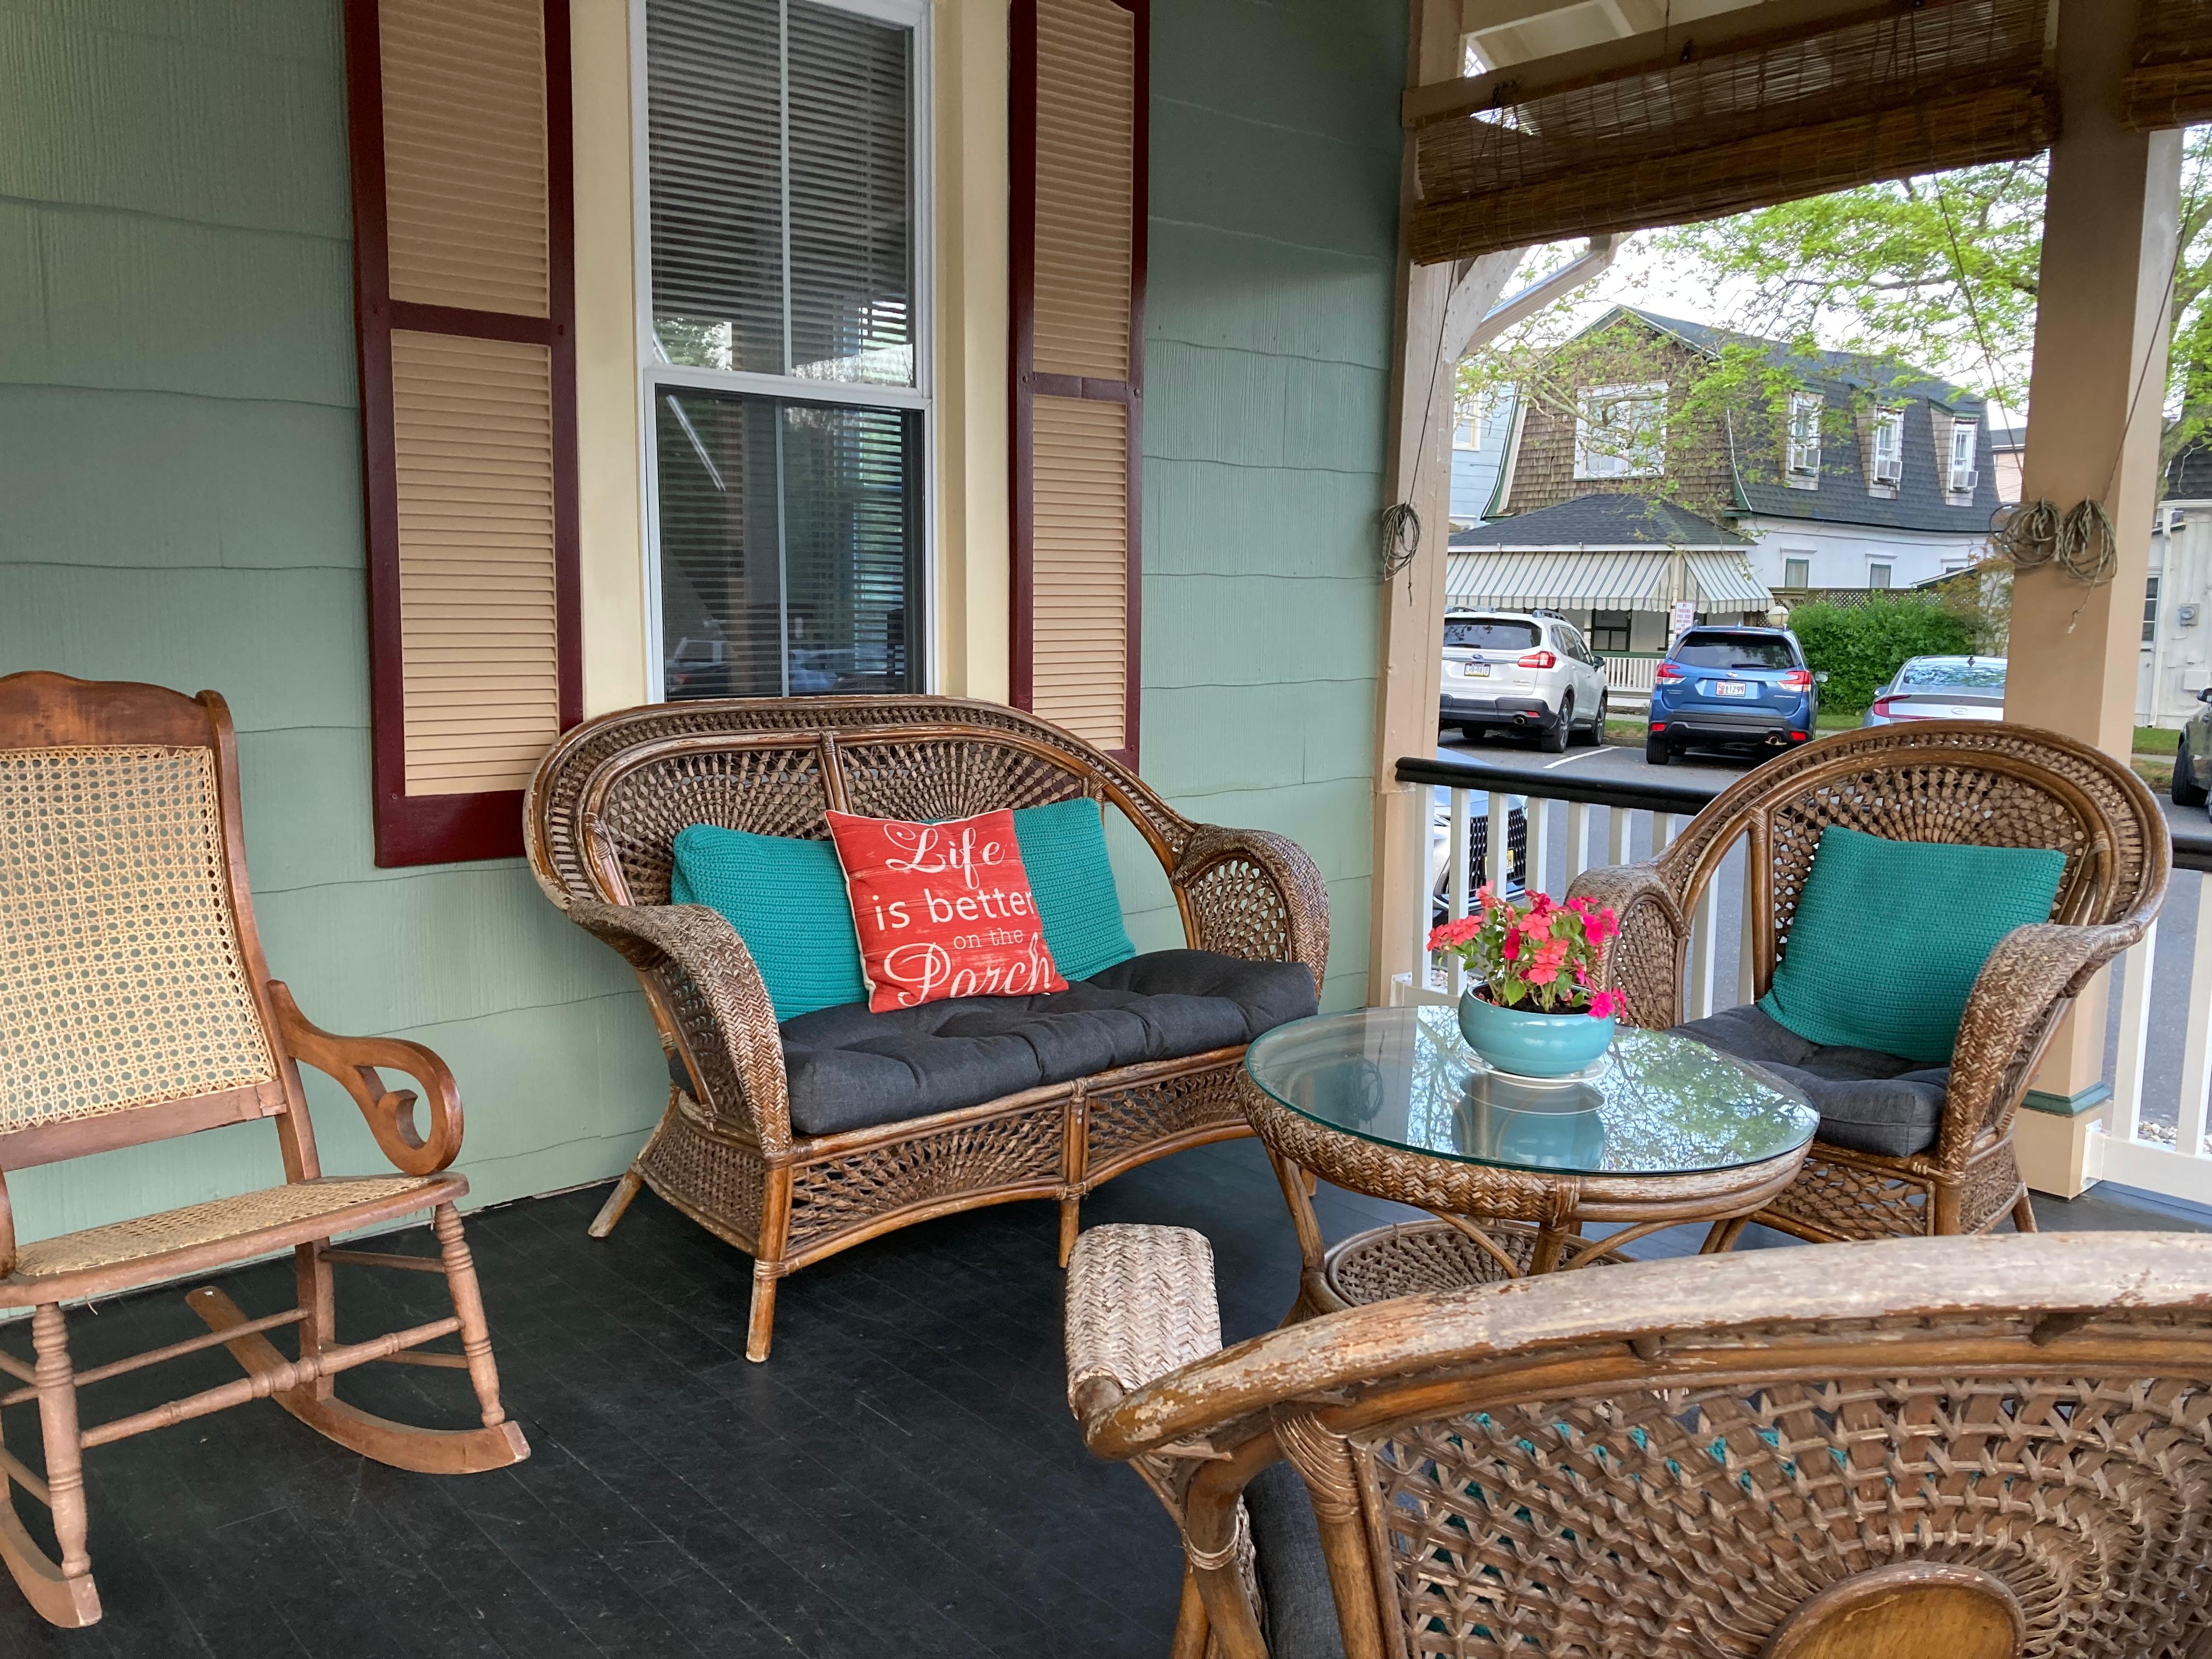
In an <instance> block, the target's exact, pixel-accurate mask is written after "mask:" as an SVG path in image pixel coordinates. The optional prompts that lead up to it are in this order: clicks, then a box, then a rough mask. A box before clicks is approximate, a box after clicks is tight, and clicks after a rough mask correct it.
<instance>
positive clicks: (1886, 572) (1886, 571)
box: [1867, 559, 1897, 593]
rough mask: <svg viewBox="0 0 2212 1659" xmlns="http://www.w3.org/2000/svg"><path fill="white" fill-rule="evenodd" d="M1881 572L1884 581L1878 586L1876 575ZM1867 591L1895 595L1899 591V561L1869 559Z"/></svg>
mask: <svg viewBox="0 0 2212 1659" xmlns="http://www.w3.org/2000/svg"><path fill="white" fill-rule="evenodd" d="M1877 570H1879V571H1881V574H1882V575H1883V577H1884V580H1883V581H1882V582H1881V584H1880V585H1879V586H1876V584H1875V579H1874V573H1875V571H1877ZM1867 591H1868V592H1872V593H1893V592H1896V591H1897V561H1896V560H1894V559H1869V560H1868V561H1867Z"/></svg>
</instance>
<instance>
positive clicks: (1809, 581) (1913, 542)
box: [1453, 307, 1998, 598]
mask: <svg viewBox="0 0 2212 1659" xmlns="http://www.w3.org/2000/svg"><path fill="white" fill-rule="evenodd" d="M1724 360H1725V361H1726V362H1729V364H1731V365H1732V366H1734V367H1735V368H1736V369H1737V370H1738V371H1739V374H1738V378H1737V379H1736V380H1730V379H1729V378H1728V377H1726V376H1723V375H1719V374H1716V373H1715V372H1714V371H1715V369H1716V368H1717V366H1718V365H1721V364H1722V363H1723V361H1724ZM1553 361H1554V362H1555V363H1557V364H1559V365H1560V366H1561V369H1562V372H1561V373H1560V374H1559V376H1558V377H1557V380H1556V382H1555V383H1554V384H1552V385H1549V386H1544V387H1542V388H1541V390H1540V391H1538V392H1536V393H1535V394H1534V395H1529V393H1528V391H1527V389H1524V395H1522V397H1521V398H1519V399H1518V401H1517V404H1516V418H1515V422H1514V425H1513V428H1512V431H1511V432H1510V435H1509V436H1508V439H1507V450H1506V455H1505V458H1504V466H1503V468H1502V470H1501V472H1500V476H1499V483H1498V489H1497V492H1496V494H1495V495H1494V496H1493V498H1492V501H1491V503H1490V509H1489V511H1488V512H1487V513H1485V515H1484V516H1485V518H1486V520H1498V519H1501V518H1502V519H1507V520H1510V519H1513V518H1519V517H1525V516H1527V515H1529V514H1532V513H1539V512H1541V511H1542V510H1544V509H1546V508H1552V507H1559V506H1560V505H1562V504H1563V503H1567V502H1571V501H1577V500H1578V499H1580V498H1582V497H1585V496H1588V495H1594V494H1603V493H1608V492H1626V493H1628V494H1632V495H1639V496H1643V497H1646V498H1651V499H1662V500H1668V501H1674V502H1677V503H1679V504H1680V505H1681V506H1683V507H1687V508H1689V509H1690V510H1692V512H1694V513H1699V514H1702V515H1705V516H1706V517H1708V518H1711V519H1717V520H1722V521H1724V522H1725V523H1726V524H1727V525H1728V526H1729V528H1730V529H1731V530H1732V531H1733V532H1734V533H1735V535H1736V536H1737V537H1740V538H1741V539H1742V540H1743V541H1744V542H1745V543H1746V544H1748V550H1747V557H1748V560H1749V562H1750V567H1751V569H1752V571H1753V574H1755V575H1756V576H1757V577H1758V579H1759V581H1760V582H1761V583H1762V584H1764V585H1765V586H1766V587H1768V588H1771V589H1772V590H1774V591H1775V592H1779V593H1782V594H1784V597H1785V598H1786V597H1787V596H1788V594H1789V593H1790V592H1793V591H1796V590H1802V589H1806V588H1819V587H1831V588H1832V587H1859V588H1884V587H1910V586H1914V585H1915V584H1917V583H1919V582H1922V581H1926V580H1931V579H1933V578H1935V577H1937V576H1941V575H1942V574H1944V573H1946V572H1948V571H1952V570H1959V569H1963V568H1966V566H1967V565H1969V564H1972V563H1973V562H1975V561H1976V560H1977V559H1978V557H1979V556H1980V555H1981V551H1982V550H1983V547H1984V544H1985V542H1986V540H1987V537H1988V532H1989V523H1990V513H1992V511H1994V510H1995V508H1996V506H1997V501H1998V496H1997V477H1996V474H1997V469H1996V465H1994V459H1993V455H1992V452H1991V448H1990V433H1989V430H1988V410H1987V407H1986V405H1985V404H1984V400H1983V399H1982V398H1979V397H1978V396H1976V395H1975V394H1974V393H1972V392H1968V391H1966V390H1965V389H1964V388H1962V387H1960V386H1954V385H1952V384H1951V383H1949V382H1948V381H1946V380H1941V379H1939V378H1937V377H1936V376H1935V375H1932V374H1926V373H1924V372H1923V371H1921V370H1919V369H1917V368H1911V367H1909V366H1906V365H1904V364H1899V363H1894V362H1875V361H1871V360H1869V359H1868V358H1865V357H1863V356H1857V355H1855V354H1852V353H1848V352H1841V351H1810V352H1807V351H1797V350H1795V349H1792V348H1791V347H1790V346H1789V345H1788V344H1786V343H1782V342H1778V341H1773V340H1762V339H1758V338H1755V337H1751V336H1748V335H1742V334H1735V333H1731V332H1729V331H1726V330H1723V329H1717V328H1713V327H1711V326H1709V325H1705V324H1703V323H1694V322H1686V321H1683V320H1681V319H1676V318H1670V317H1661V316H1657V315H1655V314H1653V313H1650V312H1646V311H1640V310H1635V309H1632V308H1630V307H1615V308H1614V309H1613V310H1612V311H1610V312H1608V313H1607V314H1606V315H1605V316H1603V317H1601V318H1600V319H1597V320H1596V321H1595V322H1594V323H1592V324H1591V325H1589V327H1588V328H1586V329H1584V330H1583V331H1582V332H1581V333H1580V334H1578V335H1577V336H1576V337H1574V339H1573V340H1571V341H1570V342H1568V343H1566V344H1565V345H1563V346H1562V347H1561V348H1560V349H1559V352H1558V353H1556V354H1554V359H1553ZM1777 371H1778V373H1777ZM1744 375H1751V376H1755V377H1756V379H1755V380H1743V378H1742V377H1743V376H1744ZM1777 382H1779V383H1780V386H1781V387H1782V388H1783V389H1781V390H1777V387H1776V383H1777ZM1740 383H1741V384H1745V385H1751V386H1754V388H1755V389H1753V390H1751V391H1746V392H1730V391H1727V390H1719V391H1717V390H1716V388H1717V387H1722V388H1725V387H1730V386H1736V385H1738V384H1740ZM1453 544H1454V546H1455V547H1456V546H1458V545H1459V538H1456V537H1455V538H1453Z"/></svg>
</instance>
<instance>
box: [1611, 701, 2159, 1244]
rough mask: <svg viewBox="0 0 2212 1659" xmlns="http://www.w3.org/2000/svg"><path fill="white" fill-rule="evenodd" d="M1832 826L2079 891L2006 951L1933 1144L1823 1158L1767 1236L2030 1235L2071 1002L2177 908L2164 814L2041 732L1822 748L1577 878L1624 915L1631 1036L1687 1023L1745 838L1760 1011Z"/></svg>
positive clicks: (1765, 772)
mask: <svg viewBox="0 0 2212 1659" xmlns="http://www.w3.org/2000/svg"><path fill="white" fill-rule="evenodd" d="M1831 824H1844V825H1848V826H1849V827H1850V828H1851V829H1860V830H1864V831H1866V832H1867V833H1869V834H1871V835H1878V836H1888V837H1890V838H1892V839H1893V840H1899V841H1926V842H1963V843H1968V844H1972V845H1976V846H1984V847H2036V848H2055V849H2057V850H2058V851H2060V852H2063V853H2064V854H2066V857H2067V864H2066V872H2065V875H2064V877H2063V879H2062V881H2061V884H2060V886H2059V890H2058V899H2057V905H2056V907H2055V908H2054V909H2053V911H2052V914H2051V921H2049V922H2047V923H2041V924H2037V925H2034V926H2030V927H2020V928H2016V929H2015V930H2014V931H2013V932H2012V933H2008V934H2007V935H2006V936H2005V938H2004V939H2002V940H2001V941H2000V942H1999V944H1998V945H1997V948H1996V951H1995V952H1994V953H1993V954H1992V955H1991V956H1990V959H1989V961H1988V963H1986V964H1985V965H1984V967H1983V969H1982V972H1981V975H1980V977H1979V978H1978V980H1977V981H1976V982H1975V986H1974V991H1973V995H1972V998H1971V999H1970V1000H1969V1001H1968V1003H1967V1005H1966V1015H1965V1018H1964V1020H1963V1022H1962V1024H1961V1025H1960V1031H1959V1040H1958V1045H1957V1048H1956V1050H1955V1052H1954V1055H1953V1058H1952V1060H1951V1065H1950V1075H1949V1079H1948V1085H1946V1088H1945V1092H1944V1097H1943V1102H1942V1120H1941V1122H1940V1125H1939V1126H1938V1127H1937V1130H1936V1139H1935V1142H1934V1144H1933V1145H1932V1146H1929V1147H1927V1148H1926V1149H1925V1150H1923V1151H1922V1152H1916V1153H1913V1154H1911V1156H1904V1157H1891V1156H1887V1155H1884V1154H1882V1153H1880V1152H1863V1151H1857V1150H1853V1149H1851V1148H1850V1147H1846V1146H1837V1145H1833V1144H1832V1143H1831V1142H1830V1141H1829V1140H1828V1139H1825V1138H1824V1139H1818V1140H1815V1141H1814V1144H1813V1149H1812V1152H1811V1153H1810V1155H1809V1156H1808V1158H1806V1160H1805V1167H1804V1170H1803V1172H1802V1174H1801V1175H1800V1176H1798V1178H1797V1181H1796V1183H1795V1184H1794V1185H1793V1186H1791V1188H1790V1189H1789V1191H1788V1192H1787V1193H1785V1194H1784V1195H1783V1196H1782V1197H1781V1198H1779V1199H1778V1200H1776V1201H1775V1202H1774V1204H1773V1205H1772V1206H1771V1207H1770V1208H1768V1209H1766V1210H1765V1211H1763V1212H1760V1213H1759V1216H1758V1217H1756V1219H1758V1220H1759V1221H1762V1222H1764V1223H1765V1224H1766V1225H1768V1226H1770V1227H1776V1228H1779V1229H1780V1230H1782V1231H1784V1232H1789V1233H1794V1234H1796V1236H1798V1237H1801V1238H1808V1239H1814V1240H1816V1241H1838V1240H1845V1239H1861V1238H1882V1237H1911V1236H1917V1235H1928V1234H1948V1233H1973V1232H1983V1231H1987V1230H1989V1229H1990V1228H1991V1227H1993V1226H1995V1225H1997V1224H1998V1223H1999V1222H2000V1221H2002V1219H2003V1218H2004V1217H2005V1216H2006V1215H2007V1214H2010V1215H2011V1216H2012V1217H2013V1218H2014V1219H2015V1223H2016V1225H2018V1226H2019V1227H2020V1229H2021V1231H2032V1230H2033V1227H2034V1225H2035V1218H2034V1215H2033V1212H2032V1211H2031V1210H2030V1209H2029V1207H2028V1200H2027V1188H2026V1186H2025V1185H2024V1184H2023V1183H2022V1182H2021V1178H2020V1169H2019V1165H2018V1164H2017V1163H2016V1162H2015V1158H2014V1157H2013V1148H2012V1130H2013V1120H2014V1118H2015V1115H2017V1114H2018V1112H2019V1110H2020V1107H2021V1101H2022V1099H2023V1098H2025V1097H2026V1096H2027V1087H2028V1081H2029V1079H2030V1078H2031V1077H2032V1076H2033V1073H2034V1071H2035V1067H2036V1065H2037V1062H2038V1061H2039V1060H2040V1059H2041V1058H2042V1055H2043V1053H2044V1050H2045V1048H2046V1047H2047V1046H2048V1045H2049V1043H2050V1042H2051V1037H2052V1036H2054V1035H2055V1034H2056V1032H2057V1029H2058V1023H2059V1020H2060V1019H2061V1018H2062V1017H2063V1015H2064V1014H2065V1012H2066V1010H2067V1009H2068V1007H2069V1006H2070V1005H2071V1004H2072V1002H2073V1000H2074V998H2075V996H2076V995H2078V994H2080V992H2081V989H2082V987H2084V986H2086V985H2087V983H2088V982H2089V981H2090V979H2091V977H2092V976H2093V975H2095V973H2096V972H2097V970H2098V969H2100V968H2102V967H2104V966H2105V965H2106V963H2110V962H2112V960H2113V959H2114V958H2115V957H2118V956H2119V955H2120V953H2121V952H2123V951H2125V950H2126V949H2127V948H2128V947H2129V946H2130V945H2133V944H2135V943H2136V940H2138V939H2141V938H2142V936H2143V933H2144V930H2145V929H2146V928H2148V927H2149V925H2150V923H2151V921H2152V920H2153V918H2154V917H2155V916H2156V915H2157V914H2158V910H2159V907H2160V904H2162V903H2163V902H2165V898H2166V880H2167V877H2168V874H2169V872H2170V866H2171V863H2172V842H2171V840H2170V837H2169V836H2168V834H2167V831H2166V822H2165V819H2164V818H2163V817H2161V816H2160V812H2159V809H2158V803H2157V802H2156V801H2155V800H2154V799H2152V796H2151V793H2150V791H2149V789H2148V787H2145V786H2144V784H2143V783H2142V780H2140V779H2139V778H2137V777H2136V775H2134V774H2133V773H2132V772H2130V771H2129V770H2128V769H2127V768H2125V767H2124V766H2122V765H2120V764H2119V763H2118V762H2116V761H2114V760H2112V758H2111V757H2109V756H2106V755H2104V754H2102V753H2100V752H2099V751H2098V750H2094V749H2092V748H2089V747H2088V746H2087V745H2086V744H2080V743H2076V742H2075V741H2074V740H2072V739H2071V738H2063V737H2060V736H2059V735H2058V734H2057V733H2056V732H2044V731H2038V730H2033V729H2030V728H2028V727H2025V726H2008V725H1999V724H1991V723H1985V722H1980V721H1960V720H1928V721H1919V722H1915V723H1914V724H1911V725H1909V726H1879V727H1873V728H1869V729H1866V730H1863V731H1857V732H1845V733H1842V734H1839V735H1838V736H1835V737H1830V738H1822V739H1820V741H1818V742H1815V743H1812V744H1807V745H1806V746H1805V747H1804V748H1802V749H1800V750H1795V751H1794V752H1792V753H1790V754H1789V755H1787V756H1784V757H1779V758H1777V759H1775V760H1771V761H1769V762H1767V763H1765V765H1763V766H1760V767H1759V768H1758V769H1756V770H1754V771H1753V772H1750V773H1748V774H1747V775H1745V776H1744V777H1742V778H1741V779H1740V780H1739V781H1736V782H1735V784H1733V785H1731V786H1730V787H1729V788H1728V789H1727V790H1725V791H1724V792H1723V793H1722V794H1721V795H1720V796H1719V797H1718V798H1717V799H1715V800H1714V801H1713V802H1712V804H1711V805H1709V806H1707V807H1706V808H1705V810H1704V811H1701V812H1699V814H1698V815H1697V817H1695V818H1694V819H1693V820H1692V822H1691V823H1690V825H1689V827H1688V829H1686V830H1685V831H1684V832H1683V833H1682V834H1681V835H1680V836H1679V837H1678V838H1676V840H1675V841H1674V842H1673V843H1672V844H1671V845H1670V846H1668V848H1667V849H1666V850H1665V851H1664V852H1662V854H1660V855H1659V856H1658V857H1657V858H1656V859H1654V860H1651V861H1650V862H1649V863H1647V864H1638V865H1626V866H1617V867H1613V868H1609V869H1597V870H1589V871H1585V872H1583V874H1582V875H1580V876H1578V877H1577V878H1576V879H1575V881H1574V883H1573V885H1572V887H1571V892H1572V893H1573V894H1574V895H1575V896H1580V897H1583V898H1587V899H1589V900H1591V901H1592V902H1598V903H1603V904H1609V905H1611V906H1613V908H1615V909H1616V910H1617V911H1619V912H1620V921H1621V933H1620V939H1618V940H1616V941H1615V942H1614V944H1613V951H1612V956H1611V959H1610V961H1609V963H1607V974H1608V975H1609V977H1610V978H1611V980H1612V981H1613V984H1614V985H1615V987H1617V988H1619V989H1620V990H1621V991H1623V992H1625V993H1626V995H1627V1000H1628V1010H1627V1015H1626V1018H1627V1019H1628V1020H1629V1021H1630V1022H1631V1023H1632V1024H1637V1025H1642V1026H1650V1027H1662V1028H1663V1027H1667V1026H1672V1025H1674V1024H1678V1023H1679V1022H1680V1020H1681V1018H1682V1016H1683V1008H1682V994H1683V987H1684V979H1685V975H1684V960H1685V957H1686V953H1687V951H1688V948H1689V941H1690V930H1691V922H1692V915H1693V912H1694V911H1695V908H1696V907H1697V903H1698V899H1699V894H1700V893H1701V892H1702V891H1703V890H1704V889H1705V885H1706V884H1707V883H1708V882H1710V881H1711V880H1712V879H1713V878H1714V876H1715V874H1716V872H1717V871H1718V870H1719V868H1720V865H1721V861H1722V860H1723V858H1724V857H1726V856H1727V854H1728V853H1729V849H1730V848H1732V847H1733V846H1734V845H1735V843H1736V842H1738V841H1739V840H1740V839H1743V838H1745V837H1748V842H1747V848H1748V856H1749V858H1750V861H1751V893H1750V895H1749V897H1748V900H1747V905H1746V923H1745V925H1746V926H1747V927H1750V928H1751V929H1752V930H1753V931H1752V939H1751V945H1752V959H1753V969H1754V973H1755V983H1754V986H1753V991H1752V994H1753V996H1758V995H1763V994H1765V991H1766V989H1767V987H1768V986H1769V985H1770V983H1771V981H1772V979H1773V975H1774V967H1775V963H1776V961H1777V960H1778V957H1779V954H1780V952H1781V950H1782V947H1783V945H1784V941H1785V940H1786V939H1787V938H1788V935H1789V932H1790V916H1791V915H1792V913H1793V912H1794V911H1795V909H1796V902H1797V895H1798V893H1799V891H1800V890H1801V889H1802V885H1803V883H1804V880H1805V877H1806V873H1807V872H1808V871H1809V870H1810V869H1811V867H1812V863H1813V854H1814V849H1815V848H1817V847H1818V846H1819V845H1820V832H1821V831H1822V830H1823V829H1826V827H1827V826H1829V825H1831ZM1747 1000H1749V999H1748V998H1747Z"/></svg>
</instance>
